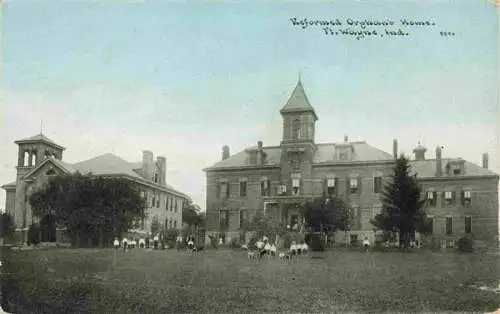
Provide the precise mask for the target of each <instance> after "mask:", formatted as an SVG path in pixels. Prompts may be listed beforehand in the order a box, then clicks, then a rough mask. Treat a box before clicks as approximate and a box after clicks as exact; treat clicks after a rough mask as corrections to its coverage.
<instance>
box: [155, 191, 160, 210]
mask: <svg viewBox="0 0 500 314" xmlns="http://www.w3.org/2000/svg"><path fill="white" fill-rule="evenodd" d="M156 207H157V208H160V194H158V198H157V199H156Z"/></svg>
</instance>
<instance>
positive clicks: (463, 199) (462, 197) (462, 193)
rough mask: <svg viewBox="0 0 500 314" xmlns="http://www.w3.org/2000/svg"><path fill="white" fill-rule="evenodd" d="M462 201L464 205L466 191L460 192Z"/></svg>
mask: <svg viewBox="0 0 500 314" xmlns="http://www.w3.org/2000/svg"><path fill="white" fill-rule="evenodd" d="M460 201H461V203H462V206H464V205H465V191H462V192H461V193H460Z"/></svg>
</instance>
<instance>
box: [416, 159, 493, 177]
mask: <svg viewBox="0 0 500 314" xmlns="http://www.w3.org/2000/svg"><path fill="white" fill-rule="evenodd" d="M459 160H460V161H462V162H463V163H464V168H465V169H464V173H461V174H458V175H455V174H454V175H447V173H446V165H447V164H448V162H450V161H459ZM410 165H411V171H412V172H413V173H416V174H417V177H418V178H435V177H436V159H426V160H410ZM441 167H442V173H443V176H442V177H443V178H452V177H453V178H456V177H470V176H492V177H497V176H498V174H496V173H495V172H493V171H491V170H490V169H485V168H483V167H480V166H478V165H476V164H474V163H471V162H468V161H466V160H464V159H461V158H458V159H457V158H443V159H441Z"/></svg>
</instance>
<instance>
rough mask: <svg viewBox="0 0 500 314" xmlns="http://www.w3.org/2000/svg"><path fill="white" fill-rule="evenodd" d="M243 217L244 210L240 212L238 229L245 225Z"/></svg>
mask: <svg viewBox="0 0 500 314" xmlns="http://www.w3.org/2000/svg"><path fill="white" fill-rule="evenodd" d="M245 215H246V212H245V211H244V210H240V228H243V227H244V225H245V218H246V217H245Z"/></svg>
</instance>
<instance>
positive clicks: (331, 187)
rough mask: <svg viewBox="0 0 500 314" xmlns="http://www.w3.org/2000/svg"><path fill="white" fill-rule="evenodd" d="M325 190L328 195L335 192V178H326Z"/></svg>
mask: <svg viewBox="0 0 500 314" xmlns="http://www.w3.org/2000/svg"><path fill="white" fill-rule="evenodd" d="M326 190H327V194H328V195H336V194H337V178H328V179H327V180H326Z"/></svg>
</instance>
